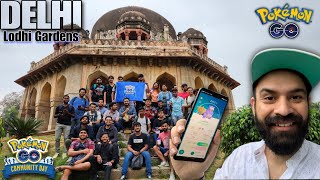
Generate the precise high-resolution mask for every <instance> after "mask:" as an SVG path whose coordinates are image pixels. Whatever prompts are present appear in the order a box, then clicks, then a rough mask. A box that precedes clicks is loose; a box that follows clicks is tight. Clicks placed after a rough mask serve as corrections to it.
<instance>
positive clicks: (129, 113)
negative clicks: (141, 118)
mask: <svg viewBox="0 0 320 180" xmlns="http://www.w3.org/2000/svg"><path fill="white" fill-rule="evenodd" d="M123 104H124V106H122V107H121V108H120V110H119V114H120V123H121V126H122V127H123V129H126V128H129V129H131V126H132V121H133V120H135V118H136V116H137V113H136V109H135V108H134V107H133V106H130V100H129V98H124V99H123Z"/></svg>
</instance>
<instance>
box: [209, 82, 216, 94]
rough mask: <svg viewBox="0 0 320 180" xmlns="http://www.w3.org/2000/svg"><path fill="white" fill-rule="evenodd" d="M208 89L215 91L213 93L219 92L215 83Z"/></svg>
mask: <svg viewBox="0 0 320 180" xmlns="http://www.w3.org/2000/svg"><path fill="white" fill-rule="evenodd" d="M208 89H209V90H211V91H213V92H218V90H217V88H216V87H215V86H214V84H213V83H211V84H210V85H209V86H208Z"/></svg>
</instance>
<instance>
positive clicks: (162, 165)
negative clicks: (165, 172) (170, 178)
mask: <svg viewBox="0 0 320 180" xmlns="http://www.w3.org/2000/svg"><path fill="white" fill-rule="evenodd" d="M159 166H160V167H168V166H169V163H168V162H167V161H162V162H161V163H160V165H159Z"/></svg>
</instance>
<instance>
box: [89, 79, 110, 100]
mask: <svg viewBox="0 0 320 180" xmlns="http://www.w3.org/2000/svg"><path fill="white" fill-rule="evenodd" d="M104 91H105V87H104V85H103V84H102V79H101V78H97V81H96V84H93V85H92V87H91V89H90V92H89V101H90V104H91V103H92V102H94V103H95V104H98V101H99V99H105V96H104ZM104 103H106V102H104Z"/></svg>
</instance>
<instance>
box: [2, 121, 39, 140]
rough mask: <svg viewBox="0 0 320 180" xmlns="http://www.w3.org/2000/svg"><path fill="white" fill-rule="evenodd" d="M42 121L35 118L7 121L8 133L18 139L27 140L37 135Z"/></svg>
mask: <svg viewBox="0 0 320 180" xmlns="http://www.w3.org/2000/svg"><path fill="white" fill-rule="evenodd" d="M41 124H42V121H40V120H37V119H35V118H29V119H27V120H24V119H21V118H18V117H15V118H12V119H5V126H6V127H8V132H9V134H10V135H11V136H12V135H13V136H15V137H16V138H17V139H21V138H25V137H28V136H32V135H36V134H37V133H38V132H39V130H38V128H39V127H40V126H41Z"/></svg>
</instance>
